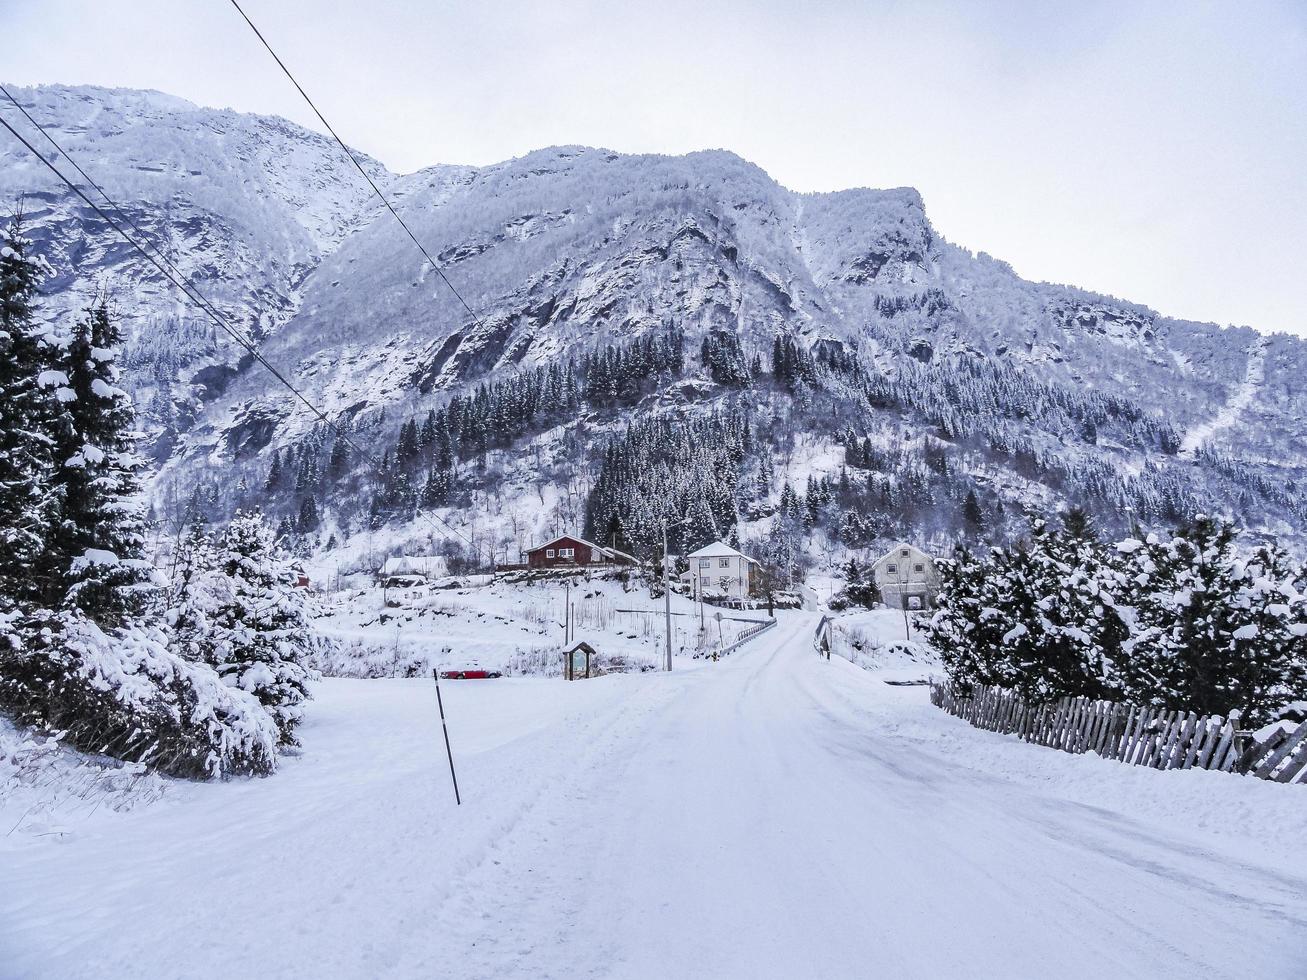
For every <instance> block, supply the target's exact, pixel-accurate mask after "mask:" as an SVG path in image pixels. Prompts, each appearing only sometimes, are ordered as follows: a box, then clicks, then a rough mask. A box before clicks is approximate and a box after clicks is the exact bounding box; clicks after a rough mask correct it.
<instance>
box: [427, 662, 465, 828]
mask: <svg viewBox="0 0 1307 980" xmlns="http://www.w3.org/2000/svg"><path fill="white" fill-rule="evenodd" d="M431 678H432V680H434V681H435V682H436V705H437V706H438V707H439V708H440V730H441V731H442V732H444V733H445V755H446V757H448V759H449V778H450V779H451V780H452V781H453V783H454V802H455V803H456V804H457V805H458V806H462V805H463V798H462V797H461V796H459V795H458V776H457V775H456V774H455V772H454V750H453V749H451V748H450V747H449V726H448V725H446V724H445V702H444V699H443V698H441V696H440V668H438V667H432V668H431Z"/></svg>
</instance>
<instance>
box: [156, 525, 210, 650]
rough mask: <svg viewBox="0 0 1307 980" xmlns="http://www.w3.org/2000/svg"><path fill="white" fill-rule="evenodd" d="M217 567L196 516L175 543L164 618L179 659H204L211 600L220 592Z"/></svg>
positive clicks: (206, 531)
mask: <svg viewBox="0 0 1307 980" xmlns="http://www.w3.org/2000/svg"><path fill="white" fill-rule="evenodd" d="M217 566H218V557H217V552H216V550H215V549H214V545H213V541H212V539H211V538H210V537H209V532H208V527H207V526H206V524H205V521H204V519H203V518H202V517H197V518H196V519H195V520H193V521H192V522H191V524H190V525H189V527H188V528H187V529H186V535H185V536H184V537H183V538H182V539H181V541H180V542H179V544H178V548H177V555H176V558H175V560H174V563H173V581H172V586H171V588H170V590H169V595H168V610H167V613H166V614H165V617H164V619H165V624H166V625H167V627H168V632H169V647H170V648H171V649H172V650H173V652H175V653H176V654H177V655H178V656H180V657H182V658H183V659H186V660H192V661H203V660H206V659H207V657H208V651H209V649H210V636H211V632H212V626H211V622H210V617H211V616H212V614H213V612H214V609H215V608H216V598H215V597H216V596H217V595H221V593H222V591H223V589H222V588H221V587H217V588H215V584H214V582H213V578H214V575H215V572H216V569H217Z"/></svg>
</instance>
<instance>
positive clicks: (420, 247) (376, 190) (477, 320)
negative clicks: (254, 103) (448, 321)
mask: <svg viewBox="0 0 1307 980" xmlns="http://www.w3.org/2000/svg"><path fill="white" fill-rule="evenodd" d="M231 5H232V6H233V7H235V8H236V12H237V13H239V14H240V15H241V18H242V19H243V20H244V21H245V23H247V24H249V25H250V30H252V31H253V32H254V35H255V36H256V37H257V38H258V39H259V40H260V41H262V42H263V46H264V47H265V48H267V49H268V54H270V55H272V59H273V61H275V62H277V65H278V67H280V68H281V70H282V71H283V72H285V74H286V77H287V78H289V79H290V81H291V84H292V85H294V86H295V88H296V89H297V90H298V91H299V94H300V95H302V96H303V97H304V101H305V102H307V103H308V104H309V108H310V109H312V110H313V112H314V114H315V115H316V116H317V117H318V119H319V120H320V121H321V122H322V125H324V126H326V127H327V132H329V133H330V134H331V136H332V139H334V140H335V141H336V142H337V143H339V144H340V148H341V149H342V150H344V151H345V153H346V155H348V156H349V159H350V162H352V163H353V164H354V167H355V169H357V170H358V172H359V173H361V174H362V175H363V179H364V180H366V181H367V182H368V186H369V187H371V188H372V193H374V194H376V195H377V197H378V199H379V200H380V201H381V203H382V204H384V205H385V206H386V210H388V211H389V212H390V213H391V214H392V215H393V216H394V218H395V220H396V221H398V222H399V226H400V227H401V228H403V229H404V231H405V232H407V233H408V237H409V238H411V239H412V240H413V244H414V245H416V246H417V247H418V251H420V252H421V253H422V254H423V256H424V257H425V258H426V260H427V262H428V263H430V265H431V268H433V269H435V270H436V275H438V276H440V278H441V279H442V280H444V283H445V285H446V286H448V287H449V290H450V292H452V293H453V294H454V295H455V296H456V297H458V301H459V302H460V303H462V304H463V309H465V310H467V312H468V314H469V315H470V316H471V317H472V320H473V322H475V323H476V325H477V326H478V327H481V328H482V329H484V327H485V324H483V323H482V322H481V318H480V317H479V316H477V314H476V311H475V310H474V309H472V307H471V306H469V305H468V303H467V300H465V299H464V298H463V295H462V294H461V293H460V292H459V291H458V290H457V289H456V288H455V287H454V284H453V283H452V282H450V281H449V277H448V276H446V275H445V273H444V270H443V269H441V268H440V266H439V265H437V264H436V260H435V259H433V258H432V257H431V253H430V252H428V251H427V250H426V247H425V246H423V244H422V243H421V242H420V241H418V237H417V235H415V234H413V231H412V229H410V228H409V226H408V225H407V224H405V223H404V219H403V218H401V217H400V216H399V212H398V211H396V210H395V208H394V206H393V205H392V204H391V203H390V201H389V200H387V198H386V195H385V194H383V193H381V188H380V187H378V186H377V184H376V181H374V180H373V179H372V177H371V176H369V174H368V172H367V171H366V170H364V169H363V165H362V164H361V163H359V161H358V157H357V156H355V155H354V151H353V150H351V149H350V148H349V147H348V146H346V145H345V141H344V140H342V139H341V138H340V137H339V136H338V135H337V134H336V130H335V129H334V128H333V127H332V125H331V123H329V122H327V117H326V116H324V115H323V114H322V112H321V110H319V109H318V107H317V106H316V105H315V104H314V102H313V100H312V99H311V98H309V93H308V92H306V91H304V87H303V86H302V85H300V83H299V81H298V80H296V78H295V76H294V75H292V74H291V71H290V69H289V68H287V67H286V63H285V62H284V61H282V60H281V58H280V57H279V56H278V54H277V52H276V51H274V50H273V49H272V45H271V44H269V43H268V39H267V38H265V37H264V36H263V32H262V31H260V30H259V29H258V28H257V27H255V26H254V21H252V20H250V17H249V14H247V13H245V11H244V10H242V9H241V5H240V4H239V3H237V2H236V0H231Z"/></svg>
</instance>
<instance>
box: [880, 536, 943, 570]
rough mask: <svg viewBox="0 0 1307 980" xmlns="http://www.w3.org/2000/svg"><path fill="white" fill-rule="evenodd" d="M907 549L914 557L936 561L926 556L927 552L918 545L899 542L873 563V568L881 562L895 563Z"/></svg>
mask: <svg viewBox="0 0 1307 980" xmlns="http://www.w3.org/2000/svg"><path fill="white" fill-rule="evenodd" d="M905 548H906V549H907V550H908V552H909V554H911V555H912V556H913V557H919V558H925V559H926V560H927V561H932V562H933V561H934V560H935V559H933V558H931V557H930V555H928V554H926V552H924V551H922V550H921V549H920V548H918V547H917V546H916V545H914V544H908V543H907V542H906V541H899V542H897V543H896V544H895V545H894V547H892V548H890V549H889V551H887V552H885V554H883V555H881V556H880V557H879V558H877V559H876V560H875V561H874V562H872V566H873V567H874V566H876V565H879V564H880V563H881V562H886V561H893V560H894V559H895V558H900V557H902V553H903V550H904V549H905Z"/></svg>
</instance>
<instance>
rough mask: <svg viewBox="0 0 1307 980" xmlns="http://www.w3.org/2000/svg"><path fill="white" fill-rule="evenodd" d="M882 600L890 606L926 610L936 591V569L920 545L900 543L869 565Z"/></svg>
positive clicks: (937, 581) (932, 603)
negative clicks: (918, 546)
mask: <svg viewBox="0 0 1307 980" xmlns="http://www.w3.org/2000/svg"><path fill="white" fill-rule="evenodd" d="M871 574H872V577H873V578H874V579H875V580H876V586H877V588H879V589H880V595H881V599H883V600H884V602H885V605H887V606H890V607H891V608H893V609H929V608H930V607H931V606H933V605H934V604H935V596H936V594H937V593H938V592H939V570H938V569H936V568H935V562H934V560H933V559H932V558H931V557H930V555H928V554H926V553H925V552H924V551H922V550H921V549H920V548H916V547H913V546H912V545H910V544H904V543H903V542H899V543H898V544H896V545H895V546H894V547H893V548H891V549H890V550H889V551H887V552H886V553H885V554H884V555H882V556H881V557H880V558H879V559H878V560H877V561H876V563H875V564H873V565H872V566H871Z"/></svg>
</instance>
